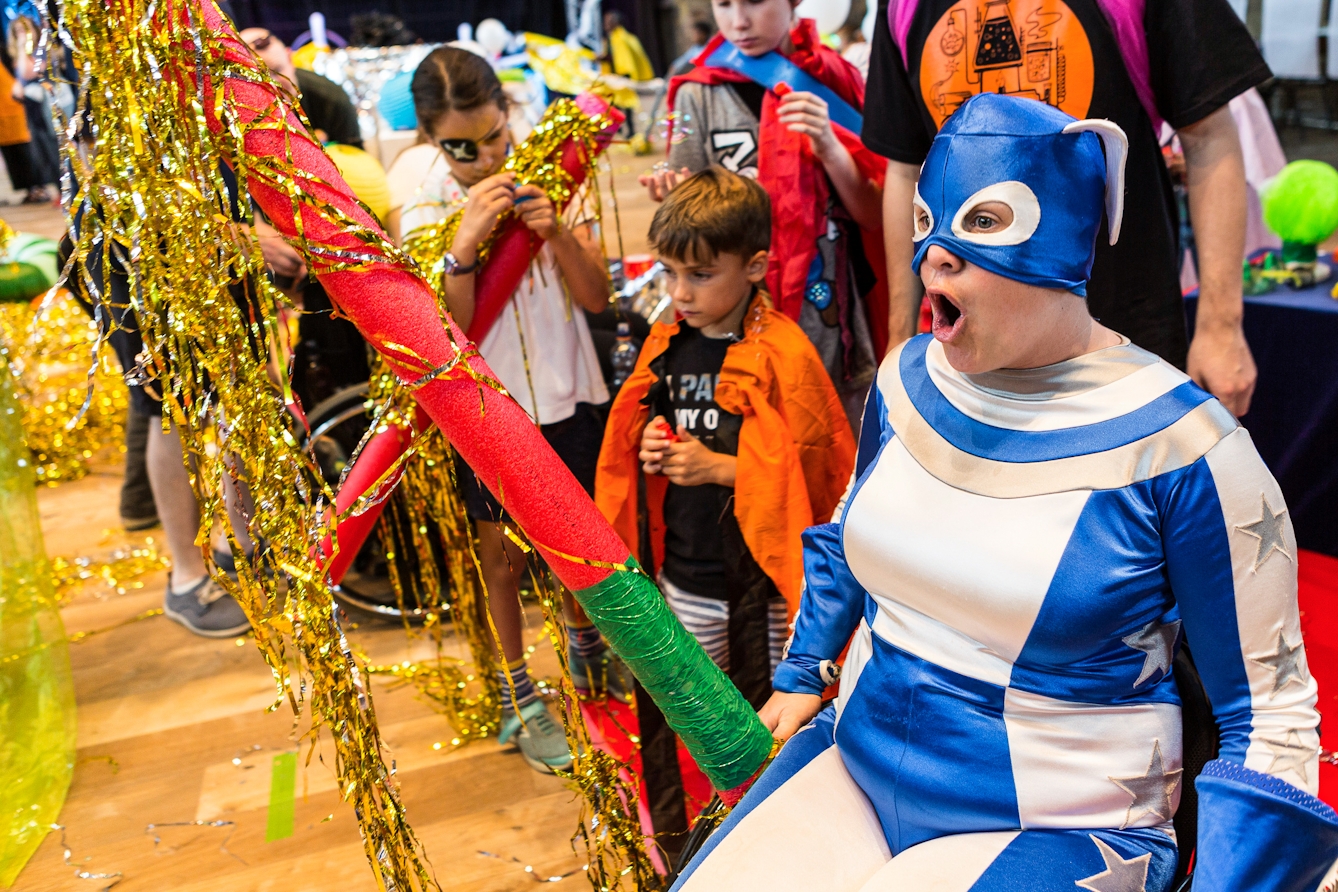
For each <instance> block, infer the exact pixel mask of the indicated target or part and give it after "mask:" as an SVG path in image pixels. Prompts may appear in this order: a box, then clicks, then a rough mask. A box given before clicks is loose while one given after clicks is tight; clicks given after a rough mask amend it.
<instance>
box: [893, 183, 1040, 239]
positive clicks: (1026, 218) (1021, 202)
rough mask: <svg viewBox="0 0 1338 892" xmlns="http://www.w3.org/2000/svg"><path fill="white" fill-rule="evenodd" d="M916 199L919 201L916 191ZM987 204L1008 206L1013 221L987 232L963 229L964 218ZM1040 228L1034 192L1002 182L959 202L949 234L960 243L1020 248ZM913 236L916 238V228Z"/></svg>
mask: <svg viewBox="0 0 1338 892" xmlns="http://www.w3.org/2000/svg"><path fill="white" fill-rule="evenodd" d="M916 199H917V200H918V199H919V194H918V192H917V194H916ZM990 201H997V202H999V203H1001V204H1006V205H1008V207H1009V209H1011V210H1012V212H1013V221H1012V222H1011V223H1009V224H1008V225H1007V226H1003V227H1000V228H999V229H994V230H991V231H989V232H969V231H968V230H967V229H966V218H967V217H968V216H969V215H970V214H971V212H972V211H974V210H975V209H976V208H977V207H979V206H980V205H982V204H985V203H986V202H990ZM917 216H918V215H917ZM1040 225H1041V203H1040V202H1039V201H1037V200H1036V193H1035V192H1032V191H1031V187H1029V186H1028V185H1027V184H1026V183H1022V182H1018V181H1017V180H1006V181H1004V182H1002V183H994V184H993V185H989V186H986V187H985V188H984V189H981V190H980V191H979V192H976V193H975V194H974V195H972V196H971V197H970V198H968V199H967V200H966V201H964V202H962V205H961V207H960V208H958V209H957V215H956V216H954V217H953V219H952V234H953V235H955V236H957V238H959V239H961V240H962V241H964V242H971V243H973V244H977V245H998V246H1004V245H1020V244H1022V243H1023V242H1025V241H1026V240H1027V239H1029V238H1031V236H1032V233H1034V232H1035V231H1036V227H1037V226H1040ZM916 234H917V235H919V229H918V226H917V230H916ZM925 234H926V235H928V233H925ZM921 237H922V238H923V236H921Z"/></svg>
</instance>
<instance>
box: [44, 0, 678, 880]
mask: <svg viewBox="0 0 1338 892" xmlns="http://www.w3.org/2000/svg"><path fill="white" fill-rule="evenodd" d="M194 12H196V10H195V9H194V8H193V7H192V6H190V5H188V4H178V3H175V2H170V0H116V2H115V3H113V4H112V5H111V6H110V7H109V6H108V5H107V4H106V3H105V2H103V0H67V2H65V3H64V4H63V6H62V7H61V21H60V23H59V25H58V28H57V33H59V35H60V38H61V41H62V42H63V43H65V44H66V46H67V48H68V49H69V51H70V52H71V54H72V56H73V61H74V65H75V68H76V70H78V71H79V72H80V73H81V83H80V84H78V85H77V86H78V95H79V112H80V113H79V114H78V115H76V121H78V120H80V119H81V118H82V116H83V114H84V113H85V112H86V113H88V115H89V116H90V118H91V120H92V121H93V122H94V131H93V134H94V137H93V139H92V140H91V141H84V142H76V141H75V140H74V139H73V138H72V137H73V136H74V135H75V134H76V133H77V132H78V131H77V128H76V127H72V126H70V123H69V122H68V121H65V120H62V119H59V118H60V112H59V110H57V111H56V115H57V117H58V121H57V124H58V127H57V129H58V132H60V133H61V134H62V136H63V145H62V152H63V155H64V157H65V159H66V161H67V163H68V164H69V165H70V167H71V169H72V172H73V177H72V185H67V187H66V192H65V195H64V199H65V205H66V209H67V212H69V213H70V214H71V215H74V214H75V213H81V214H82V221H83V226H82V231H81V233H80V237H79V240H78V243H77V245H76V246H75V252H74V255H73V258H72V262H71V264H70V266H69V267H67V275H74V276H78V277H79V278H80V280H81V282H82V283H83V285H84V287H85V289H86V290H87V291H88V293H90V294H92V295H95V296H97V295H102V296H103V300H104V301H105V299H106V294H105V291H106V289H105V285H106V283H105V282H102V281H100V280H99V279H97V278H95V277H94V276H92V275H91V274H90V273H89V271H88V264H89V258H90V256H92V255H94V254H95V253H96V254H97V255H100V258H101V262H102V266H103V269H114V268H123V269H125V270H127V271H128V275H129V277H130V294H131V300H132V304H133V307H134V309H135V312H136V315H137V317H138V321H139V326H140V330H141V334H142V335H143V338H144V342H145V358H144V362H143V365H142V367H141V368H139V369H137V370H136V372H135V374H136V375H137V376H138V377H139V378H140V379H142V380H146V381H153V382H156V383H157V385H158V386H159V387H161V389H162V391H163V399H164V417H165V419H167V420H169V421H171V422H172V423H175V424H176V425H177V426H178V427H180V428H181V429H182V434H183V436H182V439H183V442H184V443H185V444H186V448H187V450H188V451H189V452H190V453H191V456H192V458H193V474H192V483H193V486H194V489H195V492H196V495H197V498H198V499H199V502H200V506H201V514H202V516H203V517H204V518H205V519H206V522H205V524H204V525H202V532H201V541H202V542H203V538H204V537H205V536H207V531H208V527H209V523H210V522H214V521H216V522H219V523H221V524H223V526H224V528H225V530H227V531H228V534H229V537H230V539H231V540H232V546H233V549H234V552H235V553H240V552H241V548H240V547H239V545H238V543H237V541H236V536H235V531H233V530H231V528H230V526H229V525H228V521H227V514H226V511H225V510H224V507H223V500H222V492H223V488H224V484H225V481H228V482H230V483H235V484H236V485H237V486H238V487H239V488H240V489H243V490H245V491H249V494H250V497H251V500H252V502H253V504H254V508H253V510H252V512H251V514H250V516H249V517H248V518H247V527H248V529H247V532H248V533H249V537H250V539H251V541H265V542H267V543H268V546H267V548H266V549H265V550H264V551H263V552H262V553H261V554H259V555H258V556H257V558H256V560H255V562H254V564H253V563H252V562H249V561H239V562H238V569H239V571H240V575H239V578H238V579H237V580H236V581H235V582H234V581H230V580H228V578H227V577H225V576H222V575H221V574H216V578H218V580H219V582H220V583H221V584H223V585H224V586H225V587H226V588H227V589H228V591H229V592H230V593H231V594H233V595H234V596H235V597H236V598H237V600H238V602H239V603H240V604H241V605H242V607H243V609H244V610H245V611H246V612H247V615H248V616H249V617H250V619H251V622H252V626H253V629H254V632H255V638H256V643H257V646H258V647H259V649H260V651H261V653H262V655H263V656H264V658H265V659H266V661H267V663H268V664H269V666H270V668H271V671H272V672H273V674H274V677H275V680H276V683H277V684H278V687H279V692H280V701H279V702H281V700H282V699H283V698H285V697H286V698H287V699H288V701H289V703H290V705H291V706H292V708H293V709H294V711H295V713H298V714H301V713H302V712H303V711H304V710H310V712H311V718H312V729H311V732H310V735H311V737H312V738H313V743H314V738H315V737H316V736H317V735H319V733H320V729H321V728H322V727H325V728H328V729H330V731H331V738H332V740H333V744H334V749H335V768H336V771H337V773H338V775H339V778H340V783H341V787H340V789H341V794H342V795H343V797H344V798H345V799H346V800H348V801H349V802H350V803H351V804H352V805H353V807H354V810H355V814H356V815H357V818H358V823H359V828H360V832H361V834H362V839H363V844H364V848H365V850H366V853H367V856H368V860H369V862H370V863H371V864H372V866H373V869H374V873H375V876H376V879H377V882H378V886H379V887H380V888H381V889H383V890H405V892H407V890H420V889H428V888H436V883H435V881H434V880H433V879H432V877H431V876H430V874H429V871H428V868H427V866H426V859H425V857H424V855H423V852H422V849H421V846H420V845H419V843H418V841H417V839H416V837H415V836H414V834H413V831H412V829H411V828H410V827H409V824H408V822H407V819H406V817H405V814H404V811H403V808H402V806H401V804H400V797H399V790H398V787H397V785H396V784H395V782H394V780H393V778H392V774H391V772H390V770H389V769H388V768H387V766H386V764H385V762H384V760H383V758H382V754H381V740H380V735H379V733H378V731H377V728H376V720H375V714H374V711H373V708H372V703H371V697H370V691H369V690H368V688H367V684H366V681H365V670H364V667H363V665H362V664H360V663H359V661H358V660H357V659H356V658H355V657H354V656H353V654H352V653H351V650H350V647H349V644H348V642H347V641H346V639H345V637H344V635H343V632H342V630H341V629H340V627H339V625H338V622H337V621H336V618H335V614H334V608H333V601H332V599H331V597H330V592H329V590H328V587H327V586H326V585H325V583H324V578H323V577H324V574H323V571H322V568H321V563H320V561H319V560H318V559H317V557H316V556H315V555H313V553H312V550H311V547H310V546H311V543H312V542H319V541H321V540H322V539H324V538H325V537H327V536H329V535H331V533H332V527H333V520H334V519H333V518H332V517H331V513H332V512H331V505H332V504H333V498H332V494H331V492H330V491H329V489H328V488H327V487H326V485H325V482H324V480H323V479H322V476H321V473H320V469H319V468H318V467H317V466H316V464H315V463H314V462H313V461H312V460H311V458H310V457H309V456H307V455H306V454H304V453H303V452H302V451H301V450H300V449H299V448H298V447H297V444H296V440H295V439H294V437H293V435H292V432H291V431H290V429H289V426H288V417H287V415H286V414H285V411H284V407H283V396H282V390H283V387H282V385H275V384H274V383H273V382H272V379H271V377H270V375H269V374H268V372H267V368H266V361H267V359H268V357H269V356H270V355H271V354H272V353H273V352H274V351H273V350H272V349H271V347H272V345H273V340H274V338H275V336H276V333H277V331H278V328H279V323H278V318H279V314H278V312H277V309H278V302H279V301H280V296H279V295H278V294H277V292H276V291H275V290H274V289H273V288H272V287H271V286H270V285H269V283H268V281H267V280H266V279H265V278H264V276H263V270H264V261H263V258H262V255H261V252H260V249H259V244H258V242H257V240H256V239H255V237H254V235H253V234H252V233H251V232H250V230H249V229H248V228H245V227H242V226H238V225H236V224H235V223H234V222H233V221H232V220H231V219H230V212H229V202H228V198H227V195H228V192H227V187H226V184H225V181H224V178H223V176H222V174H221V166H220V161H221V162H223V163H224V164H226V165H227V167H229V168H230V169H231V170H233V171H234V172H235V173H236V175H237V178H238V180H239V181H240V183H241V186H242V189H243V190H244V189H245V187H246V184H247V182H248V180H259V181H261V182H263V183H265V184H267V185H269V186H271V187H273V188H275V189H277V190H279V192H280V193H281V194H285V195H287V196H288V198H289V199H290V201H291V202H292V203H293V205H294V207H295V208H296V207H299V206H301V207H303V208H304V210H303V213H306V214H311V213H318V214H320V215H322V216H324V217H325V218H326V219H329V220H331V221H333V222H335V223H336V224H338V225H339V226H340V227H341V228H342V229H343V231H344V232H347V233H350V234H353V235H355V236H357V237H358V238H360V239H362V240H364V241H365V242H367V243H369V245H370V248H369V250H368V251H367V252H366V253H363V252H360V251H357V250H345V249H335V248H333V247H332V246H329V245H320V244H315V243H312V242H310V241H309V240H306V239H305V236H303V235H301V233H300V232H299V241H300V242H301V244H300V248H301V249H302V250H303V252H304V254H305V255H306V257H307V260H308V265H309V266H310V267H312V268H313V269H314V270H316V271H318V272H329V271H337V270H360V269H364V268H366V266H367V264H368V263H370V262H384V261H383V260H381V259H380V258H383V257H391V258H394V257H396V256H398V255H397V253H396V252H395V251H394V249H393V248H392V247H391V246H389V245H387V244H386V243H384V242H383V241H381V240H380V239H379V238H378V237H377V236H376V235H375V234H374V233H371V232H368V231H367V230H365V229H363V228H362V227H361V226H359V225H358V224H357V222H356V221H353V220H351V219H349V218H348V217H346V216H345V215H343V214H342V213H341V212H340V211H339V210H338V209H337V208H335V207H333V206H330V205H327V204H324V203H321V202H314V201H313V200H312V199H311V198H310V194H309V187H308V184H309V183H311V182H312V178H311V177H310V176H309V175H306V174H303V173H300V172H298V171H296V170H295V169H294V165H293V163H292V157H291V154H289V155H288V157H286V158H280V159H275V158H268V157H258V156H254V155H251V154H249V153H247V152H246V151H245V149H244V147H243V142H242V140H243V137H244V136H245V134H246V132H247V128H248V127H249V128H265V129H272V130H280V131H282V132H283V133H284V136H285V139H286V140H288V142H289V144H291V143H292V142H293V141H295V140H306V141H308V142H309V141H310V138H309V137H307V136H306V135H305V134H300V133H297V132H294V131H292V130H291V129H289V128H288V126H287V124H286V122H285V119H286V115H287V113H288V111H289V109H288V107H287V104H286V101H285V100H283V99H282V98H277V99H276V100H275V105H274V106H272V107H268V108H264V109H254V110H252V111H254V112H257V113H258V115H257V117H256V118H255V121H254V122H253V123H251V124H248V125H243V124H242V123H241V121H240V120H239V119H238V117H237V116H236V115H235V114H234V109H233V108H232V106H231V104H230V103H231V100H229V99H228V97H227V95H226V93H225V92H224V91H223V90H222V89H221V88H220V87H219V85H220V84H221V82H222V79H223V78H225V77H231V78H237V79H241V80H251V81H256V80H258V79H262V78H266V76H265V75H263V74H261V73H259V71H258V69H257V67H256V66H255V65H254V63H253V64H252V65H242V64H234V63H230V62H228V61H227V59H226V58H225V57H224V55H223V52H222V46H221V44H220V43H219V42H218V41H217V39H216V37H214V36H213V35H210V34H207V33H204V32H202V30H201V28H200V26H199V22H198V20H195V19H193V18H189V16H191V15H192V14H193V13H194ZM52 33H53V32H52V31H51V30H48V31H47V32H46V36H44V40H49V39H50V35H51V34H52ZM204 71H207V72H208V75H209V78H210V81H211V83H212V84H213V85H214V86H213V87H212V90H211V91H210V92H208V93H207V92H206V90H205V87H204V79H203V76H202V75H203V72H204ZM48 75H49V76H50V77H54V76H55V73H54V72H53V71H49V72H48ZM183 75H184V77H183ZM281 95H282V94H278V93H277V91H276V96H280V97H281ZM183 108H189V109H192V110H193V113H192V114H186V113H183V111H182V109H183ZM206 109H209V110H210V111H212V112H213V113H215V114H217V115H218V116H219V117H220V118H221V119H222V120H223V121H224V123H225V125H226V126H225V129H224V130H223V131H222V132H220V133H218V134H213V133H211V132H210V131H209V129H208V127H207V124H206V119H207V116H206V114H205V110H206ZM549 132H550V135H551V128H550V131H549ZM590 154H591V155H593V153H590ZM554 163H555V160H552V159H550V160H549V161H548V162H546V164H545V163H540V164H538V169H537V170H536V171H535V172H534V174H535V176H536V177H538V176H549V177H551V178H552V179H553V180H554V181H555V185H556V186H557V187H558V188H561V187H562V182H561V181H562V177H563V174H562V173H561V172H560V171H557V172H555V171H554V168H553V165H554ZM402 262H404V263H405V264H408V263H409V261H408V260H407V259H405V260H403V261H402ZM386 349H388V350H390V351H392V352H394V353H396V354H398V356H399V358H400V360H401V361H402V362H403V363H406V364H412V363H413V361H414V360H415V359H416V356H415V354H414V353H413V351H412V350H410V349H408V348H407V347H403V346H396V345H386ZM464 355H465V354H464V353H461V354H459V355H458V356H457V357H456V358H455V359H454V360H452V361H451V362H449V363H447V364H445V365H443V366H441V367H436V368H433V367H430V366H429V365H428V364H426V363H421V362H419V363H418V364H420V365H422V369H421V372H422V375H423V377H422V378H421V379H420V380H419V381H418V382H415V384H419V385H421V383H423V382H425V381H427V380H430V379H432V378H434V377H437V376H439V375H442V374H447V373H451V372H459V373H463V374H470V376H471V377H473V378H474V379H475V380H476V381H477V382H478V384H479V386H480V387H484V386H487V387H491V388H494V389H497V390H499V391H501V390H502V389H501V387H500V385H498V384H497V383H496V382H494V381H489V380H484V379H483V378H482V377H481V376H478V375H477V374H473V373H472V369H470V368H469V367H468V366H467V364H466V363H464V362H462V361H461V357H462V356H464ZM409 389H410V390H412V389H414V384H411V385H409ZM502 392H504V391H502ZM206 444H211V445H212V448H206ZM275 481H278V483H277V484H276V483H275ZM266 571H272V572H273V575H274V579H273V580H271V578H270V573H269V572H266ZM280 578H282V579H285V580H286V583H287V585H286V591H281V584H280V583H279V582H277V581H274V580H278V579H280ZM550 608H551V599H550ZM550 613H551V610H550ZM554 623H555V625H554V628H555V629H557V630H559V631H558V632H557V637H558V638H559V639H560V638H561V631H560V629H561V626H560V621H557V620H554ZM558 643H559V644H561V642H560V640H559V642H558ZM563 656H564V657H565V653H564V654H563ZM564 686H566V687H570V681H569V679H568V680H567V681H566V682H564ZM569 693H570V696H564V698H563V699H564V704H565V705H564V709H563V716H564V722H565V723H566V724H567V728H568V734H569V737H571V736H574V735H575V736H578V737H579V736H580V735H581V734H582V733H583V731H584V727H583V725H582V726H580V730H579V731H574V730H573V717H575V719H577V720H579V710H576V709H574V708H573V707H572V706H571V704H572V703H574V702H575V701H574V692H569ZM277 705H278V702H276V704H275V706H276V707H277ZM310 751H314V746H313V747H312V748H311V749H309V752H310ZM579 752H580V757H579V761H578V763H577V770H576V771H575V773H574V778H575V780H576V781H577V783H578V785H579V786H580V787H581V789H582V790H583V792H585V793H586V795H587V797H588V798H589V799H590V800H591V801H592V802H594V803H595V805H594V806H593V808H594V812H593V813H594V815H595V818H594V819H593V820H591V821H590V822H589V825H590V826H589V827H588V828H587V827H586V823H585V822H584V821H583V823H582V833H583V835H584V837H585V841H586V844H587V846H591V847H593V848H592V849H591V850H592V851H593V852H594V853H595V854H596V855H597V856H598V857H597V858H593V859H592V871H591V872H592V877H591V879H592V882H595V883H596V885H597V887H598V888H608V889H612V888H618V887H620V886H622V883H623V881H624V880H625V879H626V880H628V881H630V882H632V883H634V884H636V885H638V886H639V887H642V888H653V887H655V886H656V885H658V880H657V879H656V877H655V875H654V872H653V871H652V870H650V868H649V865H648V862H647V860H646V858H645V855H644V852H643V851H642V849H641V845H640V828H639V827H638V826H637V825H636V822H635V819H634V818H629V817H628V815H629V814H630V815H634V814H635V813H636V810H635V798H634V797H635V791H634V788H632V787H630V786H628V785H624V784H622V783H621V780H620V778H619V777H618V768H619V767H620V766H618V765H617V764H616V762H615V761H614V760H612V759H611V758H610V757H608V756H607V754H603V753H601V752H600V751H597V750H594V749H593V748H592V747H590V746H589V744H588V737H587V738H586V741H585V745H584V747H582V748H580V750H579ZM582 766H596V767H597V769H598V770H596V767H582ZM599 766H602V767H599ZM615 826H616V827H620V828H626V829H625V830H619V831H617V832H614V830H613V829H612V828H614V827H615ZM617 859H625V861H626V863H625V864H623V866H615V867H611V868H609V869H607V870H605V869H604V868H603V867H602V865H604V864H605V863H606V860H607V863H613V864H616V863H618V862H617Z"/></svg>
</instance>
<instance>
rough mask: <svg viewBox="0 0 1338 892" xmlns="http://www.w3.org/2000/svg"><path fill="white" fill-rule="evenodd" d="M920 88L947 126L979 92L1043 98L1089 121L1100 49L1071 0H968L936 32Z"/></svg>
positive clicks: (924, 57)
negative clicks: (1095, 48) (1095, 49)
mask: <svg viewBox="0 0 1338 892" xmlns="http://www.w3.org/2000/svg"><path fill="white" fill-rule="evenodd" d="M920 92H921V94H922V95H923V96H924V100H925V105H926V106H927V107H928V109H929V113H930V114H931V115H933V117H934V123H935V124H936V125H937V126H939V127H942V126H943V122H944V121H946V120H947V119H948V118H949V116H951V115H952V113H953V112H955V111H957V109H958V107H960V106H961V104H962V103H963V102H965V101H966V100H967V99H969V98H971V97H972V96H974V95H976V94H977V93H1005V94H1008V95H1011V96H1025V97H1027V98H1029V99H1038V100H1040V101H1041V102H1045V103H1047V104H1049V105H1053V106H1055V107H1056V108H1059V109H1060V110H1061V111H1065V112H1067V113H1069V114H1071V115H1073V116H1074V117H1075V118H1083V117H1086V115H1087V108H1088V106H1089V105H1090V104H1091V102H1092V46H1091V44H1090V43H1088V41H1087V32H1086V31H1084V30H1083V27H1082V23H1081V22H1079V21H1078V17H1077V16H1076V15H1074V14H1073V10H1071V9H1069V8H1068V6H1067V5H1066V4H1065V3H1064V0H962V2H960V3H956V4H953V5H952V6H951V7H949V8H948V11H947V12H945V13H944V14H943V17H942V18H940V19H939V20H938V23H937V24H936V25H934V28H933V30H932V31H930V32H929V39H928V40H926V41H925V45H924V52H923V54H922V55H921V57H920Z"/></svg>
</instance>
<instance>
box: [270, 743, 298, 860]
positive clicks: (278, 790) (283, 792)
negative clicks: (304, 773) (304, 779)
mask: <svg viewBox="0 0 1338 892" xmlns="http://www.w3.org/2000/svg"><path fill="white" fill-rule="evenodd" d="M296 789H297V753H279V754H278V755H277V756H275V757H274V764H273V765H272V766H271V768H270V773H269V817H268V818H267V819H266V821H265V842H274V840H276V839H287V838H288V837H290V836H292V835H293V797H294V791H295V790H296Z"/></svg>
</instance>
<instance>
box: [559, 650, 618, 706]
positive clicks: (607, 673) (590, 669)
mask: <svg viewBox="0 0 1338 892" xmlns="http://www.w3.org/2000/svg"><path fill="white" fill-rule="evenodd" d="M567 666H568V667H569V668H570V669H571V680H572V682H573V683H575V685H576V687H577V688H578V689H580V690H582V691H589V692H590V693H591V694H592V695H594V696H595V697H603V696H605V695H607V696H609V697H612V698H613V699H615V700H617V701H618V702H619V703H631V702H632V671H631V670H630V669H628V668H627V664H626V663H624V662H623V661H622V660H620V659H618V657H617V656H616V655H615V654H614V653H613V651H612V650H609V649H608V648H605V649H604V652H603V653H601V654H599V656H596V657H590V658H588V659H587V658H586V657H583V656H581V655H580V654H578V653H576V651H575V650H574V649H572V648H567Z"/></svg>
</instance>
